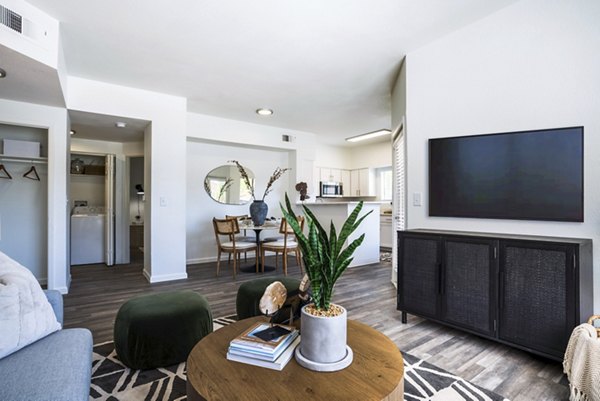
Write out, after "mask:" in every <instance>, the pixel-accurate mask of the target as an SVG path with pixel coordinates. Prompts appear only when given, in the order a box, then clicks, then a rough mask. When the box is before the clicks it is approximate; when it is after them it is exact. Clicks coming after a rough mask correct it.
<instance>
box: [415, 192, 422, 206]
mask: <svg viewBox="0 0 600 401" xmlns="http://www.w3.org/2000/svg"><path fill="white" fill-rule="evenodd" d="M413 206H421V193H420V192H413Z"/></svg>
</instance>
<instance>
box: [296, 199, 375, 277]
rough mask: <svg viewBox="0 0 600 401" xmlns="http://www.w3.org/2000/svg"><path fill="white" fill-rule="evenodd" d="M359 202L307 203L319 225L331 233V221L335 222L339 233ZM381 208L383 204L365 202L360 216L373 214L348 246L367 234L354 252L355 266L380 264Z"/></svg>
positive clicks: (356, 232)
mask: <svg viewBox="0 0 600 401" xmlns="http://www.w3.org/2000/svg"><path fill="white" fill-rule="evenodd" d="M357 204H358V202H355V201H352V202H335V201H334V202H317V203H310V204H309V203H305V205H306V206H308V208H309V209H310V210H311V211H312V212H313V214H314V215H315V217H316V218H317V220H318V221H319V223H320V224H321V225H322V226H323V228H325V230H326V231H327V233H329V225H330V223H329V222H330V221H333V224H335V228H336V230H337V232H338V233H339V232H340V230H341V229H342V225H343V224H344V222H345V221H346V219H347V218H348V216H349V215H350V214H351V213H352V211H353V210H354V208H355V207H356V205H357ZM380 207H381V202H363V208H362V210H361V213H360V216H364V215H365V214H366V213H368V212H369V211H372V213H371V214H370V215H369V216H368V217H367V218H366V219H365V220H364V221H363V222H362V224H361V225H360V226H359V227H358V228H357V229H356V231H355V232H354V233H352V234H351V235H350V237H349V238H348V241H347V242H346V245H348V244H349V243H350V242H352V241H354V240H355V239H356V238H358V237H360V236H361V234H363V233H364V234H365V239H364V240H363V243H362V244H361V246H359V247H358V249H356V250H355V251H354V259H353V260H352V263H351V264H350V267H353V266H362V265H367V264H371V263H378V262H379V240H380V238H379V231H380V230H379V229H380Z"/></svg>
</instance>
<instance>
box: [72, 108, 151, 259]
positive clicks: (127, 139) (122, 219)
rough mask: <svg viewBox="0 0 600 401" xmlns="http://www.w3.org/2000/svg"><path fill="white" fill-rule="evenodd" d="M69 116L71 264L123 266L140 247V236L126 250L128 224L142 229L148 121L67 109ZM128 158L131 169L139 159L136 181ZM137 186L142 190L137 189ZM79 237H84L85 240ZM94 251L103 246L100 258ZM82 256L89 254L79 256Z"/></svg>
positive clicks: (129, 235)
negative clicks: (133, 246)
mask: <svg viewBox="0 0 600 401" xmlns="http://www.w3.org/2000/svg"><path fill="white" fill-rule="evenodd" d="M69 118H70V122H71V137H70V154H71V160H70V163H71V164H70V167H71V171H70V180H69V183H70V188H69V206H70V208H71V226H70V228H71V230H70V239H71V241H70V244H71V251H70V255H71V266H79V265H81V266H82V268H85V266H88V265H101V266H102V265H104V266H112V265H121V264H128V263H130V261H131V257H132V256H133V257H134V258H139V255H138V254H139V253H140V252H142V250H143V234H142V240H141V241H142V249H140V247H136V252H134V254H133V255H132V254H131V252H130V251H131V247H130V241H131V229H130V226H131V225H132V224H131V223H132V222H135V223H136V225H139V226H140V227H141V229H142V233H143V222H144V212H143V202H144V200H145V198H144V195H143V185H144V181H143V160H144V158H143V157H144V131H145V129H146V127H148V125H149V122H148V121H143V120H137V119H131V118H125V117H119V116H110V115H101V114H95V113H87V112H80V111H69ZM131 159H136V161H135V162H134V164H135V166H136V167H135V168H134V172H136V173H137V171H138V169H137V164H138V163H139V160H141V163H142V170H141V172H142V176H141V181H139V182H137V180H138V179H140V178H139V177H137V176H135V177H131V168H130V162H131ZM138 159H139V160H138ZM131 183H133V186H132V185H131ZM136 184H138V185H139V186H140V189H141V191H137V190H136V187H135V185H136ZM132 191H135V192H132ZM138 192H141V194H138ZM138 199H139V202H140V205H139V206H140V207H139V213H138V207H137V201H138ZM132 213H134V214H133V216H132ZM136 216H139V218H136ZM132 219H133V220H132ZM86 220H87V221H86ZM84 221H85V222H84ZM82 239H86V242H85V243H84V244H81V242H82V241H81V240H82ZM98 249H102V252H101V254H102V257H101V258H100V257H98ZM92 251H93V252H92ZM81 254H84V255H87V256H88V258H87V259H85V258H84V259H81V258H79V257H80V256H81ZM90 254H94V255H96V256H95V258H90V257H89V256H90ZM142 259H143V254H142Z"/></svg>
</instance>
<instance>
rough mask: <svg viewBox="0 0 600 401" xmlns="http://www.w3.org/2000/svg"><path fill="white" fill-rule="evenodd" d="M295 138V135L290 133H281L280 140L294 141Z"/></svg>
mask: <svg viewBox="0 0 600 401" xmlns="http://www.w3.org/2000/svg"><path fill="white" fill-rule="evenodd" d="M295 139H296V137H294V136H291V135H285V134H284V135H281V140H282V141H283V142H294V140H295Z"/></svg>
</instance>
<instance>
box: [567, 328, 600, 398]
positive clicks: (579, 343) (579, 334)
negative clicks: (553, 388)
mask: <svg viewBox="0 0 600 401" xmlns="http://www.w3.org/2000/svg"><path fill="white" fill-rule="evenodd" d="M563 368H564V372H565V373H566V374H567V377H568V378H569V386H570V387H571V397H570V400H571V401H600V339H598V337H597V335H596V329H595V328H594V327H593V326H592V325H590V324H587V323H584V324H581V325H579V326H577V327H575V329H574V330H573V333H572V334H571V338H570V339H569V345H568V346H567V351H566V352H565V360H564V361H563Z"/></svg>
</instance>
